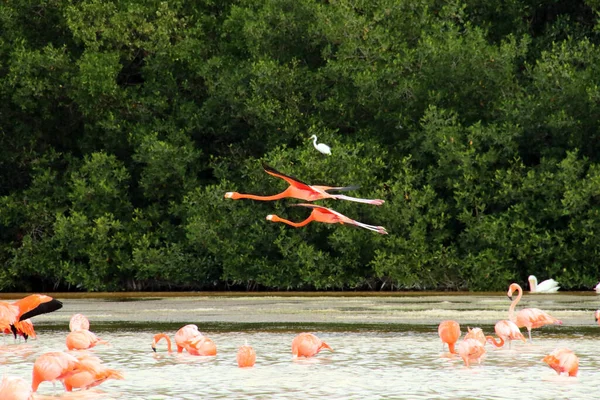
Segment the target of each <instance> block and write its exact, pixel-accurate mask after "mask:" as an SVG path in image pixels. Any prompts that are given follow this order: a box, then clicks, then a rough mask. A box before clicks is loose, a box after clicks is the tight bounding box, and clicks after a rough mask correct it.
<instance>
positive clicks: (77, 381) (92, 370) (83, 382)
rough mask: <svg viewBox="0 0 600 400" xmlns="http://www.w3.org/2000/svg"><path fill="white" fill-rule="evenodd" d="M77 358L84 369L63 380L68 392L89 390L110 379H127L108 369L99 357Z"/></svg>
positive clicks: (82, 355) (79, 355) (87, 355)
mask: <svg viewBox="0 0 600 400" xmlns="http://www.w3.org/2000/svg"><path fill="white" fill-rule="evenodd" d="M76 358H77V359H78V360H79V362H80V364H81V366H82V368H84V369H83V370H81V371H79V372H76V373H74V374H73V375H71V376H68V377H66V378H65V379H64V380H63V385H64V386H65V390H66V391H67V392H70V391H72V390H73V389H89V388H92V387H94V386H98V385H99V384H101V383H102V382H104V381H106V380H108V379H125V378H124V377H123V374H122V373H121V372H119V371H117V370H115V369H112V368H108V367H106V366H105V365H104V364H102V361H100V359H99V358H98V357H94V356H90V355H89V354H77V355H76Z"/></svg>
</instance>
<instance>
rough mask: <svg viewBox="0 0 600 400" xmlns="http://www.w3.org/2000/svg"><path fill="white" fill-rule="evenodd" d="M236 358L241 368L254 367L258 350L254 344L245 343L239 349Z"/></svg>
mask: <svg viewBox="0 0 600 400" xmlns="http://www.w3.org/2000/svg"><path fill="white" fill-rule="evenodd" d="M236 360H237V363H238V367H240V368H246V367H253V366H254V363H255V362H256V352H255V351H254V349H253V348H252V346H249V345H247V344H245V345H243V346H240V348H239V349H238V352H237V356H236Z"/></svg>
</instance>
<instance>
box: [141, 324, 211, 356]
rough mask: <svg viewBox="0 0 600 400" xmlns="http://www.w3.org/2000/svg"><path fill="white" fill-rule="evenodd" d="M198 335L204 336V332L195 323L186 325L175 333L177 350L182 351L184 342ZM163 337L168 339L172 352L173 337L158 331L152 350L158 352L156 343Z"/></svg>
mask: <svg viewBox="0 0 600 400" xmlns="http://www.w3.org/2000/svg"><path fill="white" fill-rule="evenodd" d="M197 336H202V333H200V331H199V330H198V327H197V326H196V325H194V324H188V325H184V326H182V327H181V328H179V330H177V332H176V333H175V345H176V346H177V352H178V353H181V352H183V350H184V348H185V347H184V343H186V342H188V341H190V340H192V339H194V338H195V337H197ZM162 339H165V340H166V341H167V346H168V351H169V353H170V352H171V339H169V337H168V336H167V334H166V333H158V334H156V335H154V340H153V342H152V350H154V351H155V352H156V344H157V343H158V342H160V341H161V340H162Z"/></svg>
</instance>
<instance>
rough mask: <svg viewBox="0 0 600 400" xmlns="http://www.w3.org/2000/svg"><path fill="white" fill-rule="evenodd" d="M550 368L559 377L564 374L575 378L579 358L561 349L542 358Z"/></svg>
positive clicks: (571, 352)
mask: <svg viewBox="0 0 600 400" xmlns="http://www.w3.org/2000/svg"><path fill="white" fill-rule="evenodd" d="M542 361H544V362H545V363H546V364H548V366H549V367H550V368H552V369H553V370H555V371H556V372H557V373H558V374H559V375H560V374H562V373H566V374H568V375H569V376H577V372H578V371H579V358H578V357H577V356H576V355H575V353H573V351H571V350H569V349H567V348H565V347H562V348H558V349H556V350H554V351H553V352H552V353H550V354H548V355H547V356H545V357H544V358H543V360H542Z"/></svg>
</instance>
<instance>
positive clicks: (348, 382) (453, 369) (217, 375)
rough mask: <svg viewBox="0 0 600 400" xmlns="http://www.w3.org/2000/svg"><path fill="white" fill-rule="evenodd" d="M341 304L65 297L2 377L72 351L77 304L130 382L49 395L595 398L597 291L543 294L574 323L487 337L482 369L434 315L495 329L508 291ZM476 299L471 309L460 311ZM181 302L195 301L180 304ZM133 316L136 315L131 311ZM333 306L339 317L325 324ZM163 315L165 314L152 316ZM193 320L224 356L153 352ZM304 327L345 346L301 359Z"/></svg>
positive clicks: (102, 350)
mask: <svg viewBox="0 0 600 400" xmlns="http://www.w3.org/2000/svg"><path fill="white" fill-rule="evenodd" d="M466 297H468V296H466ZM330 300H332V299H308V300H302V299H278V298H268V299H264V298H254V297H253V298H252V299H244V298H242V299H239V298H238V299H236V300H235V301H229V300H227V299H222V301H218V300H214V303H213V300H210V301H207V300H205V299H204V298H201V299H190V300H188V299H184V300H181V299H160V300H153V301H142V302H131V301H127V302H121V301H103V300H93V299H91V300H90V299H87V300H77V301H76V300H65V301H64V303H65V307H64V308H63V309H62V310H59V311H58V312H56V313H53V314H49V315H46V316H39V317H36V319H37V323H36V320H35V319H34V323H36V328H37V331H38V339H37V340H35V341H29V342H28V343H27V344H23V343H20V344H15V343H14V342H13V340H12V339H11V338H8V337H7V338H6V340H5V341H4V344H2V345H0V374H9V375H13V376H21V377H23V378H25V379H26V380H28V381H30V380H31V371H32V366H33V362H34V361H35V359H36V358H37V357H38V356H39V355H40V354H43V353H44V352H47V351H56V350H64V349H65V347H66V346H65V337H66V335H67V333H68V320H69V318H70V316H71V315H72V314H73V313H74V312H75V311H76V310H77V312H79V311H81V312H83V313H84V314H86V315H88V317H89V318H90V321H91V330H92V331H94V332H96V333H97V334H98V335H99V336H100V337H102V338H103V339H106V340H108V341H109V342H110V345H109V346H97V347H96V348H94V349H93V350H92V352H93V353H94V354H95V355H97V356H98V357H100V358H101V359H102V360H103V361H104V362H105V364H107V365H109V366H110V367H112V368H116V369H118V370H120V371H122V372H123V373H124V374H125V380H123V381H107V382H105V383H103V384H102V385H100V386H98V387H97V388H95V389H91V390H88V391H85V392H80V393H77V392H74V393H71V394H66V393H63V391H62V388H60V386H57V388H56V389H54V388H53V386H52V384H50V383H43V384H42V385H41V386H40V390H39V392H38V393H39V395H38V398H65V399H71V398H86V399H88V398H89V399H96V398H97V399H199V398H202V399H233V398H250V399H312V398H326V399H359V398H360V399H378V398H380V399H383V398H406V399H449V398H450V399H463V398H464V399H469V398H470V399H474V398H476V399H508V398H532V399H551V398H568V399H579V398H581V399H587V398H591V397H590V395H592V393H594V394H593V395H592V396H595V393H597V387H598V382H600V357H599V356H598V355H599V354H600V327H599V326H598V325H596V324H595V323H594V321H593V314H592V313H591V311H590V309H591V307H590V304H592V303H593V302H594V301H595V300H596V298H595V297H594V298H589V299H588V298H587V297H586V298H585V299H584V300H585V301H576V300H573V299H572V298H571V297H569V296H562V297H551V298H545V297H544V298H542V297H537V298H530V299H528V300H529V303H530V304H528V305H530V306H531V305H532V304H531V303H533V302H534V301H535V302H536V303H537V304H536V306H538V307H540V308H542V307H541V306H540V304H541V305H544V306H546V307H547V308H548V309H549V310H553V311H551V312H552V313H554V312H556V313H559V314H561V315H562V317H561V318H563V319H564V320H565V324H564V325H563V326H552V327H544V328H542V329H538V330H534V333H533V339H534V342H533V344H524V343H514V344H513V348H512V349H511V350H508V349H494V348H492V347H491V346H490V345H488V346H487V350H488V353H487V355H486V357H485V358H484V360H483V361H482V363H481V364H480V365H474V366H472V367H471V368H466V367H465V366H464V365H463V362H462V361H461V360H459V359H449V358H446V357H442V356H441V355H442V354H443V353H444V351H443V350H442V344H441V341H440V340H439V337H438V335H437V323H438V322H439V321H440V320H441V318H439V319H436V320H435V321H434V322H435V323H432V322H433V321H432V320H433V319H435V318H437V317H436V316H437V315H438V314H439V315H447V314H449V315H451V316H453V317H454V316H456V317H457V318H453V319H456V320H457V321H459V322H460V323H461V325H462V330H463V334H464V332H465V331H466V327H467V325H469V326H471V327H473V326H480V327H482V328H483V329H484V331H485V333H486V334H492V332H493V323H492V321H494V320H495V318H496V314H495V313H496V312H497V313H498V316H500V318H505V317H506V316H505V314H506V311H505V309H504V310H502V307H500V306H506V305H507V304H506V303H507V301H505V300H504V299H502V300H497V299H496V296H491V297H487V296H480V297H477V301H475V302H472V301H468V300H469V299H467V301H466V300H465V299H464V298H457V299H455V300H458V301H457V302H456V303H454V302H452V299H450V300H448V299H443V300H442V299H438V300H439V301H437V300H435V299H431V298H423V301H422V302H420V301H419V298H412V299H410V301H407V300H406V299H390V298H381V299H370V298H367V299H353V298H348V299H338V300H336V299H333V300H334V301H333V302H332V301H330ZM465 301H466V304H467V305H469V307H466V308H465V307H458V308H455V307H456V306H457V304H459V303H465ZM181 305H183V306H184V307H182V308H178V307H179V306H181ZM400 305H403V306H402V307H401V306H400ZM245 307H249V308H245ZM289 307H292V308H289ZM347 308H352V309H353V311H352V313H354V315H355V316H356V315H361V316H363V317H364V318H363V319H362V320H361V319H358V318H350V319H341V318H338V317H339V316H340V315H342V316H344V315H347V314H346V311H344V310H345V309H347ZM415 308H416V309H422V310H423V311H422V313H421V319H415V317H414V316H413V315H412V313H413V311H410V310H413V309H415ZM496 309H498V310H497V311H496ZM127 310H129V311H127ZM194 310H195V311H194ZM244 310H245V311H244ZM249 310H252V311H249ZM262 310H268V311H271V312H268V313H262ZM274 310H281V314H279V316H280V321H279V322H274V321H272V320H273V319H276V318H274V316H275V317H276V316H277V314H276V312H273V311H274ZM294 310H295V311H294ZM315 310H317V311H315ZM318 310H328V311H327V313H324V312H319V311H318ZM373 310H384V311H383V312H382V314H381V315H379V317H378V318H374V319H369V318H367V317H369V315H371V313H372V311H373ZM390 310H392V311H390ZM406 310H409V311H406ZM436 310H442V311H443V312H439V313H438V312H437V311H436ZM446 311H449V313H446ZM127 313H129V314H130V315H131V318H129V319H127ZM240 313H243V314H244V318H239V319H240V320H241V321H243V322H235V319H236V316H237V315H239V314H240ZM388 313H391V314H388ZM181 314H185V315H183V316H182V315H181ZM323 314H326V315H327V316H328V318H329V319H330V322H323V321H322V316H323ZM152 315H154V316H155V317H156V318H154V319H149V318H148V316H152ZM390 315H392V316H394V318H390ZM142 316H145V317H144V318H142ZM171 316H172V317H171ZM571 316H572V317H571ZM381 317H383V318H381ZM461 317H464V318H461ZM500 318H499V319H500ZM169 319H171V320H169ZM381 319H383V320H384V321H391V322H380V320H381ZM231 320H234V322H230V321H231ZM370 320H374V322H369V321H370ZM342 321H345V322H342ZM354 321H357V322H354ZM411 321H417V323H412V322H411ZM477 322H480V323H477ZM185 323H196V324H197V325H198V326H199V327H200V330H201V331H202V332H203V333H204V334H205V335H207V336H209V337H210V338H211V339H213V340H214V341H215V343H216V344H217V348H218V355H217V356H216V357H196V356H190V355H188V354H185V353H184V354H168V353H167V352H166V346H162V347H159V352H158V353H156V354H155V353H153V352H152V351H151V349H150V343H151V341H152V336H153V335H154V334H155V333H158V332H166V333H168V334H169V335H170V336H171V337H173V335H174V333H175V331H176V330H177V329H178V328H179V327H181V326H182V325H184V324H185ZM302 331H310V332H314V333H316V334H317V335H318V336H319V337H320V338H321V339H323V340H324V341H326V342H327V343H328V344H329V345H330V346H331V347H333V349H334V350H335V351H334V352H333V353H329V352H322V353H320V354H319V355H318V356H317V357H315V358H312V359H308V360H292V356H291V349H290V345H291V341H292V339H293V337H294V336H295V334H296V333H298V332H302ZM245 342H248V343H249V344H251V345H252V346H253V347H254V349H255V350H256V352H257V363H256V365H255V367H253V368H249V369H240V368H238V367H237V364H236V361H235V356H236V351H237V348H238V347H239V346H240V345H242V344H244V343H245ZM0 343H2V342H0ZM563 346H566V347H569V348H571V349H572V350H574V351H575V353H576V354H577V355H578V356H579V358H580V372H579V376H578V377H576V378H568V377H564V376H558V375H557V374H556V373H555V372H554V371H553V370H551V369H550V368H548V366H547V365H546V364H544V363H543V362H542V361H541V360H542V358H543V357H544V355H545V354H547V353H549V352H550V351H552V350H553V349H554V348H556V347H563Z"/></svg>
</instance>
